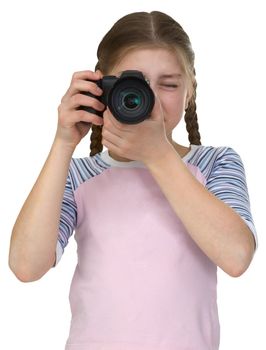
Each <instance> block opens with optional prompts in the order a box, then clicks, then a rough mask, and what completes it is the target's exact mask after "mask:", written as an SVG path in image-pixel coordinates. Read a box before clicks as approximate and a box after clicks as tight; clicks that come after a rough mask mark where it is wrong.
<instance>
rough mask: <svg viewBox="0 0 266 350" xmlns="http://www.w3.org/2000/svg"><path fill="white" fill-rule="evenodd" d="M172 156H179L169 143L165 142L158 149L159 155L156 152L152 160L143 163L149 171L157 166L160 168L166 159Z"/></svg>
mask: <svg viewBox="0 0 266 350" xmlns="http://www.w3.org/2000/svg"><path fill="white" fill-rule="evenodd" d="M173 156H175V157H176V156H179V155H178V153H177V152H176V150H175V148H174V147H173V146H172V145H171V144H170V143H169V142H166V143H165V144H164V145H163V147H160V151H159V153H158V152H157V153H156V155H155V156H154V158H150V159H149V160H148V161H147V162H145V165H146V166H147V168H150V169H151V168H154V167H158V166H159V167H160V166H162V164H163V162H165V160H166V159H168V158H171V157H173Z"/></svg>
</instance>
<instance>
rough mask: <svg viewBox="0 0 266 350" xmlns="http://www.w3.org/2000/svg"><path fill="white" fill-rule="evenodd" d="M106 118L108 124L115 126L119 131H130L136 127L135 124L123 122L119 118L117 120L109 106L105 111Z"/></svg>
mask: <svg viewBox="0 0 266 350" xmlns="http://www.w3.org/2000/svg"><path fill="white" fill-rule="evenodd" d="M104 119H105V120H106V124H107V126H113V128H114V130H117V131H122V132H130V131H132V129H133V128H134V127H135V125H129V124H125V123H121V122H120V121H119V120H117V119H116V118H115V117H114V116H113V114H112V113H111V111H110V109H109V107H107V108H106V110H105V112H104Z"/></svg>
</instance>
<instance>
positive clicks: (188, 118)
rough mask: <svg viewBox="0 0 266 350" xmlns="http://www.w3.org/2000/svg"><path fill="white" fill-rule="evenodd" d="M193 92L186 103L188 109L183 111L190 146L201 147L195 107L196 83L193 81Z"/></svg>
mask: <svg viewBox="0 0 266 350" xmlns="http://www.w3.org/2000/svg"><path fill="white" fill-rule="evenodd" d="M193 88H194V92H193V95H192V97H191V99H190V101H189V103H188V107H187V109H186V110H185V112H186V113H185V117H184V119H185V122H186V129H187V131H188V139H189V142H190V144H193V145H201V142H200V133H199V124H198V117H197V112H196V109H197V106H196V88H197V82H196V80H194V84H193Z"/></svg>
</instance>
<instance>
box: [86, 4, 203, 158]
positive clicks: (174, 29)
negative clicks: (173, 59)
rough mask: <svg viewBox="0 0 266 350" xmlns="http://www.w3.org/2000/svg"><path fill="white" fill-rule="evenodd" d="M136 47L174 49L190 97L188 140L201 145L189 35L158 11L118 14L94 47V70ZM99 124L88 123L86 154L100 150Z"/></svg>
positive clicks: (109, 65) (108, 65)
mask: <svg viewBox="0 0 266 350" xmlns="http://www.w3.org/2000/svg"><path fill="white" fill-rule="evenodd" d="M140 48H164V49H167V50H170V51H172V52H175V53H176V55H177V58H178V61H179V63H180V64H181V67H182V69H183V71H184V73H185V75H186V76H187V78H188V81H189V83H190V89H189V90H190V99H189V102H188V107H187V109H186V110H185V116H184V119H185V122H186V129H187V132H188V139H189V142H190V144H195V145H201V142H200V133H199V126H198V120H197V113H196V88H197V82H196V78H195V76H196V72H195V68H194V60H195V55H194V51H193V49H192V47H191V43H190V39H189V37H188V35H187V34H186V33H185V31H184V30H183V28H182V27H181V25H180V24H178V23H177V22H176V21H175V20H174V19H173V18H172V17H170V16H168V15H166V14H165V13H162V12H159V11H152V12H150V13H149V12H134V13H131V14H128V15H126V16H124V17H122V18H120V19H119V20H118V21H117V22H116V23H115V24H114V25H113V27H112V28H111V29H110V30H109V31H108V32H107V33H106V35H105V36H104V37H103V39H102V41H101V42H100V44H99V46H98V50H97V58H98V62H97V64H96V66H95V70H97V69H100V70H101V72H102V73H103V74H104V75H106V74H108V72H109V71H110V70H111V69H112V68H113V67H114V66H115V65H116V64H117V63H119V61H120V60H121V59H122V57H123V56H124V55H125V54H127V53H128V52H129V51H131V50H134V49H140ZM101 141H102V126H98V125H92V133H91V145H90V148H91V152H90V156H94V155H95V154H97V153H99V152H101V151H102V150H103V146H102V143H101Z"/></svg>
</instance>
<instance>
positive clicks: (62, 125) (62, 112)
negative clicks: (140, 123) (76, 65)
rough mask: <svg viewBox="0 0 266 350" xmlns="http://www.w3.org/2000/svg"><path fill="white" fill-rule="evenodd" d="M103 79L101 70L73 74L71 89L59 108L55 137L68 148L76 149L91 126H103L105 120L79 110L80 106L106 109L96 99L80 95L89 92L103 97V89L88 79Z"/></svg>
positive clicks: (100, 109)
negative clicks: (82, 92)
mask: <svg viewBox="0 0 266 350" xmlns="http://www.w3.org/2000/svg"><path fill="white" fill-rule="evenodd" d="M102 78H103V75H102V73H101V72H100V71H99V70H97V71H96V72H92V71H89V70H87V71H81V72H75V73H74V74H73V76H72V80H71V84H70V87H69V89H68V90H67V92H66V94H65V95H64V96H63V98H62V99H61V104H60V105H59V106H58V124H57V130H56V135H55V138H56V139H57V140H60V141H61V142H63V143H65V144H66V145H68V146H71V147H76V146H77V144H78V143H79V142H80V141H81V139H82V138H83V137H84V136H85V135H87V133H88V132H89V130H90V127H91V124H96V125H103V118H101V117H99V116H97V115H96V114H92V113H89V112H86V111H84V110H77V107H79V106H80V105H83V106H88V107H92V108H93V109H95V110H98V111H103V110H104V109H105V106H104V104H103V103H101V102H100V101H98V100H97V99H96V98H93V97H89V96H86V95H83V94H81V93H80V91H88V92H90V93H91V94H93V95H96V96H101V95H102V93H103V91H102V89H100V88H99V87H98V86H97V85H96V84H95V83H93V82H90V81H86V79H89V80H99V79H102ZM84 122H85V123H84Z"/></svg>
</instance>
